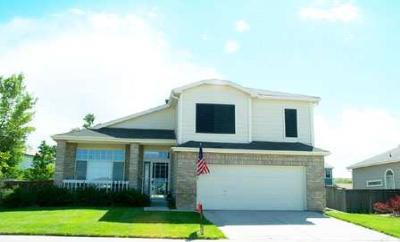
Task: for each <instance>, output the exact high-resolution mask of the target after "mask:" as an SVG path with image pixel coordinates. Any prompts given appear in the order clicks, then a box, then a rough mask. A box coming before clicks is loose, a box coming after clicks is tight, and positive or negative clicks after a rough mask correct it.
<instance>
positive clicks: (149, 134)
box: [62, 128, 175, 139]
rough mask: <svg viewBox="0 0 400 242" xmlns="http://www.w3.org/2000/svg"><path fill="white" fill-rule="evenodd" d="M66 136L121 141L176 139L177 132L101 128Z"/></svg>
mask: <svg viewBox="0 0 400 242" xmlns="http://www.w3.org/2000/svg"><path fill="white" fill-rule="evenodd" d="M62 135H65V136H75V137H98V138H121V139H175V131H174V130H167V129H124V128H101V129H81V130H76V131H71V132H68V133H65V134H62Z"/></svg>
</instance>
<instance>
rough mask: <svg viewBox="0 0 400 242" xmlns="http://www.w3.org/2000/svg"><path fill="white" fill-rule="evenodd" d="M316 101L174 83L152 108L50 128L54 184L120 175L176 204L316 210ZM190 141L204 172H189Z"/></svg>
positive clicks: (321, 191) (321, 195)
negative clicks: (79, 126) (61, 129)
mask: <svg viewBox="0 0 400 242" xmlns="http://www.w3.org/2000/svg"><path fill="white" fill-rule="evenodd" d="M319 100H320V99H319V98H318V97H312V96H304V95H297V94H289V93H282V92H272V91H266V90H258V89H251V88H246V87H242V86H240V85H238V84H235V83H233V82H229V81H223V80H204V81H200V82H196V83H193V84H190V85H186V86H183V87H180V88H176V89H173V90H172V91H171V94H170V97H169V99H168V101H167V103H166V104H164V105H161V106H159V107H155V108H153V109H150V110H147V111H144V112H140V113H136V114H133V115H130V116H127V117H123V118H120V119H117V120H113V121H110V122H107V123H104V124H99V125H96V126H95V127H94V128H92V129H83V130H79V131H71V132H69V133H65V134H58V135H54V136H53V139H54V140H56V141H57V162H56V172H55V182H56V184H63V183H64V184H66V183H68V182H69V183H71V182H72V183H73V182H80V181H82V180H85V181H86V182H93V183H95V182H99V181H104V180H124V181H128V182H129V186H130V187H132V188H135V189H138V190H140V191H142V192H143V193H146V194H148V195H150V196H151V198H156V197H163V196H165V195H167V194H168V193H170V194H171V195H172V196H173V197H174V198H175V201H176V206H177V208H178V209H191V210H192V209H195V207H196V204H197V203H198V202H201V203H203V206H204V208H205V209H233V210H235V209H241V210H323V209H324V207H325V188H324V156H326V155H327V154H328V152H327V151H324V150H321V149H318V148H315V147H314V146H313V145H314V124H313V109H314V106H315V105H316V104H317V103H318V102H319ZM200 143H202V145H203V147H204V156H205V160H206V161H207V162H208V164H209V168H210V171H211V173H210V174H208V175H202V176H200V177H196V160H197V156H198V150H199V145H200Z"/></svg>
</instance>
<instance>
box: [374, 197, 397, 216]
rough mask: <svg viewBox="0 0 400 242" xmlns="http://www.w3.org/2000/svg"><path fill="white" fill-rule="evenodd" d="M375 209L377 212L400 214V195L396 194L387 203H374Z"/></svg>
mask: <svg viewBox="0 0 400 242" xmlns="http://www.w3.org/2000/svg"><path fill="white" fill-rule="evenodd" d="M374 210H375V212H377V213H392V214H393V215H394V216H400V195H396V196H394V197H393V198H391V199H389V201H387V202H385V203H382V202H377V203H374Z"/></svg>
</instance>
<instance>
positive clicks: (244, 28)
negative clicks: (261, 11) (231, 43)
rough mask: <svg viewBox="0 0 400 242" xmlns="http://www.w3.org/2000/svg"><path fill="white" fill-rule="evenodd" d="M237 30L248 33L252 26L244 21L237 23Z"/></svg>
mask: <svg viewBox="0 0 400 242" xmlns="http://www.w3.org/2000/svg"><path fill="white" fill-rule="evenodd" d="M235 30H236V31H237V32H240V33H242V32H246V31H249V30H250V25H249V24H248V23H247V22H246V21H245V20H243V19H241V20H238V21H236V23H235Z"/></svg>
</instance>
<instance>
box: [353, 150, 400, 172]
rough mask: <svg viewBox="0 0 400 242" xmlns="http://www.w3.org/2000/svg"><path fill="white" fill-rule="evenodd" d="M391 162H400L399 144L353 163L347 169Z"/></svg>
mask: <svg viewBox="0 0 400 242" xmlns="http://www.w3.org/2000/svg"><path fill="white" fill-rule="evenodd" d="M392 162H400V145H399V146H397V147H396V148H393V149H391V150H388V151H386V152H384V153H381V154H379V155H376V156H373V157H371V158H368V159H366V160H363V161H361V162H358V163H355V164H353V165H351V166H349V167H347V168H348V169H355V168H361V167H367V166H376V165H380V164H386V163H392Z"/></svg>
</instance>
